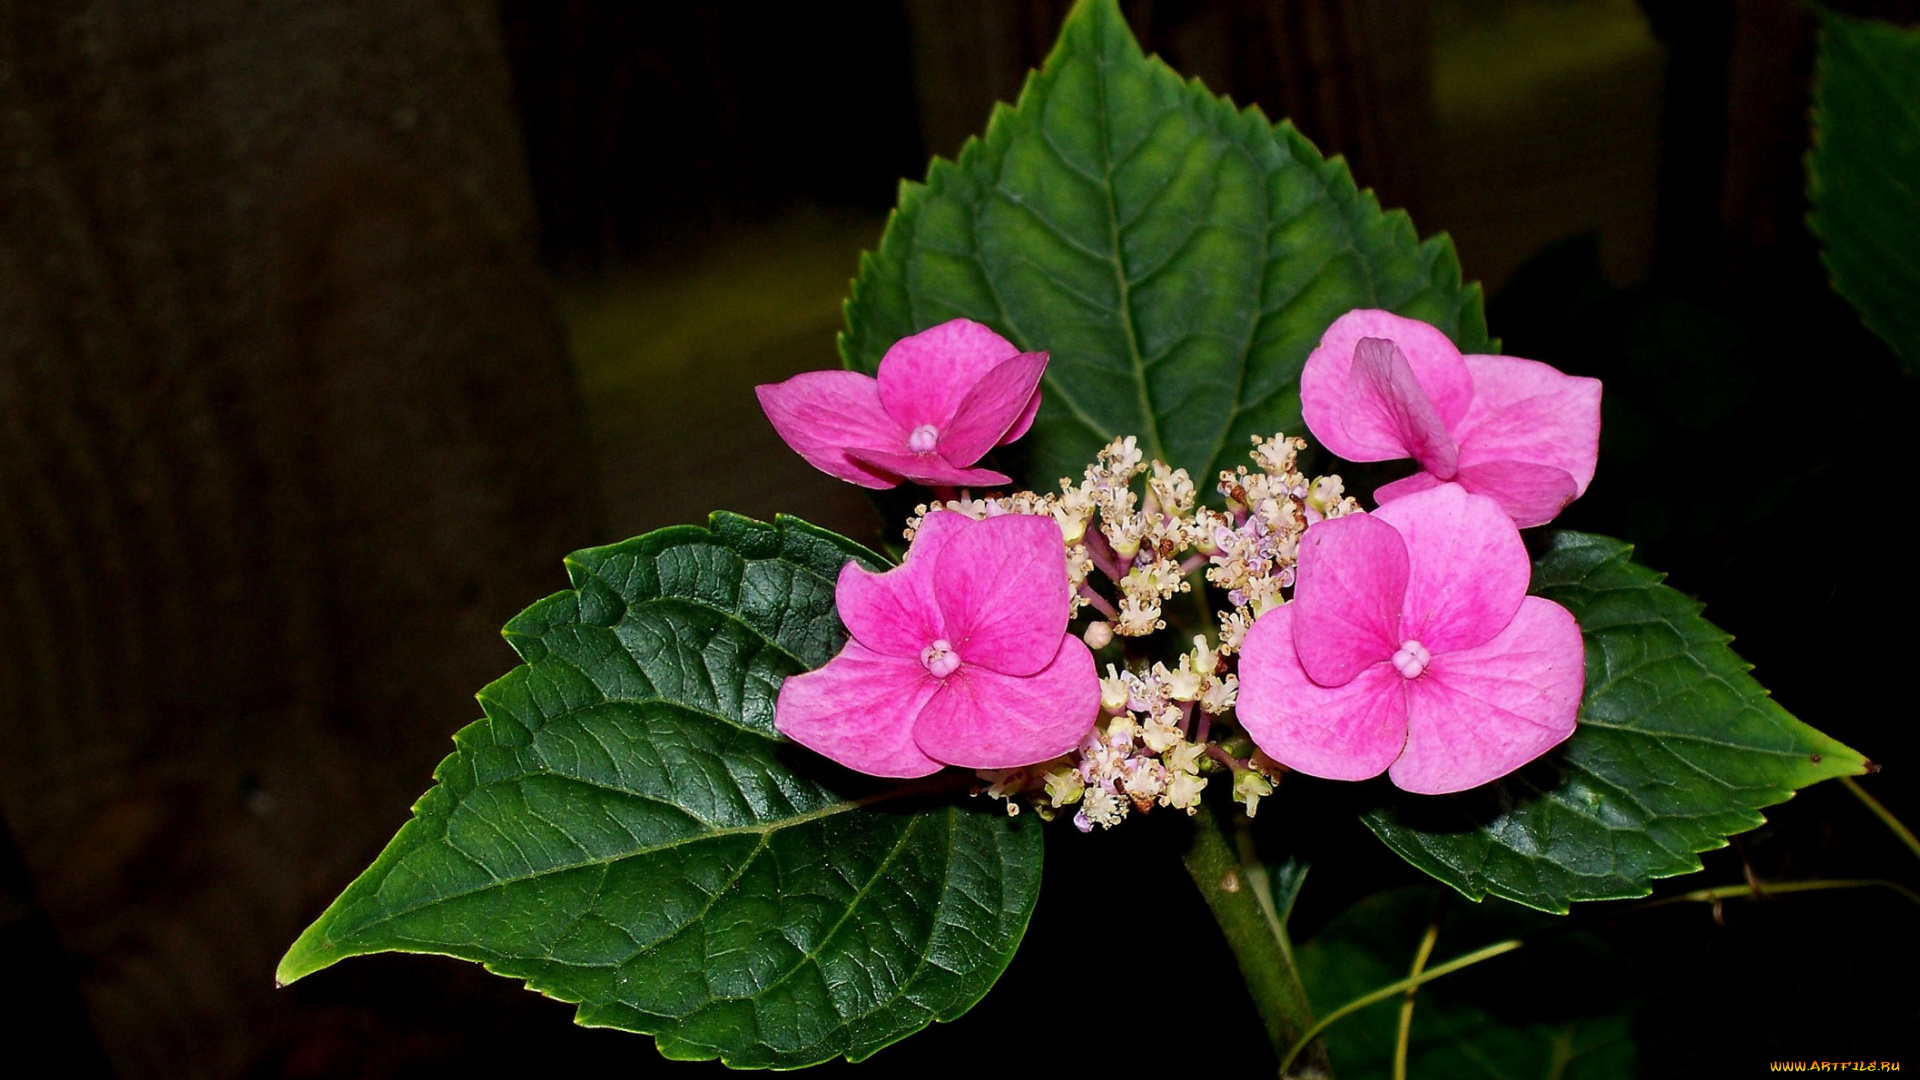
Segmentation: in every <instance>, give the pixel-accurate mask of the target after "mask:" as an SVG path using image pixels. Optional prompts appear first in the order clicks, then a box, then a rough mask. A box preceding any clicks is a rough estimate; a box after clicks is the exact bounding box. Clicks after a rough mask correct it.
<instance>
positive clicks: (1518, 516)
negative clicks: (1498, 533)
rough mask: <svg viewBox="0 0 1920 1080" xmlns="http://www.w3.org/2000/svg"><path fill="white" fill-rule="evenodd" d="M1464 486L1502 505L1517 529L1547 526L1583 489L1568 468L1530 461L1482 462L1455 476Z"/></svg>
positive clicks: (1463, 468)
mask: <svg viewBox="0 0 1920 1080" xmlns="http://www.w3.org/2000/svg"><path fill="white" fill-rule="evenodd" d="M1454 480H1455V481H1457V482H1458V483H1459V484H1460V486H1461V487H1464V488H1466V489H1467V490H1468V491H1471V492H1473V493H1474V494H1475V495H1485V496H1486V497H1488V498H1490V499H1492V500H1493V501H1494V502H1497V503H1499V504H1500V509H1502V510H1504V511H1506V513H1507V516H1508V517H1510V518H1512V519H1513V524H1514V526H1515V527H1516V528H1521V529H1527V528H1532V527H1533V526H1535V525H1545V524H1546V523H1547V522H1549V521H1552V520H1553V519H1554V518H1555V517H1557V516H1559V514H1560V511H1562V510H1564V509H1566V506H1567V504H1568V503H1570V502H1572V501H1573V500H1574V499H1576V498H1578V497H1579V495H1580V486H1579V484H1578V483H1576V482H1575V481H1574V478H1573V477H1572V476H1570V475H1569V474H1568V473H1567V471H1566V470H1565V469H1558V468H1555V467H1554V466H1552V465H1535V464H1533V463H1532V462H1529V461H1482V462H1478V463H1476V464H1473V465H1467V466H1463V467H1462V468H1461V469H1460V475H1458V476H1456V477H1454Z"/></svg>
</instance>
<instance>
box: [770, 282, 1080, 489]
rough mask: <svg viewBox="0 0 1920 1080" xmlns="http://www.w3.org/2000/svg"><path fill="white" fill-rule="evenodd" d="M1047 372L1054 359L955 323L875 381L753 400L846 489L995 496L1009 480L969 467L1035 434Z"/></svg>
mask: <svg viewBox="0 0 1920 1080" xmlns="http://www.w3.org/2000/svg"><path fill="white" fill-rule="evenodd" d="M1046 369H1047V354H1046V353H1043V352H1032V353H1023V352H1021V351H1020V350H1019V349H1016V348H1014V347H1013V346H1012V345H1011V344H1010V343H1008V341H1007V339H1005V338H1003V337H1001V336H1000V335H999V334H996V333H994V332H993V331H992V330H989V329H987V328H986V327H985V326H982V325H980V324H979V323H977V322H973V321H972V320H970V319H954V320H952V321H951V322H944V323H941V324H940V325H939V326H936V327H933V328H932V329H930V330H922V331H921V332H920V333H918V334H915V335H913V336H912V337H908V338H902V339H900V340H899V341H897V342H894V345H893V347H892V348H891V349H888V350H887V355H886V356H884V357H881V359H880V375H879V378H877V379H876V378H873V377H871V376H868V375H862V374H860V373H859V372H857V371H807V372H802V373H801V374H799V375H795V376H794V377H793V378H791V379H788V380H787V381H786V382H783V383H769V384H766V385H763V386H758V387H755V388H754V392H755V393H756V394H758V395H759V397H760V407H761V408H762V409H764V410H765V411H766V414H767V419H768V420H771V421H772V422H773V428H774V430H775V431H778V432H779V433H780V437H781V438H782V439H785V440H786V441H787V445H788V446H791V447H793V449H794V451H795V452H797V453H798V454H799V455H800V456H801V457H803V458H806V459H807V461H808V463H809V464H811V465H812V466H813V467H814V468H816V469H819V470H820V471H821V472H824V473H828V474H829V475H832V476H837V477H839V478H840V479H842V480H845V481H847V482H848V483H853V484H859V485H860V486H861V487H867V488H890V487H894V486H895V485H897V484H899V483H900V481H901V480H902V479H907V480H913V481H915V482H917V483H922V484H938V485H944V486H953V487H963V486H964V487H996V486H999V485H1003V484H1006V483H1009V482H1010V481H1009V478H1008V477H1007V476H1006V475H1005V474H1004V473H998V472H994V471H993V470H992V469H975V468H969V466H971V465H972V464H973V463H974V462H976V461H979V460H980V459H981V457H983V456H984V455H985V454H986V452H987V451H989V450H991V449H993V448H994V447H996V446H999V445H1001V444H1003V443H1010V442H1012V441H1013V440H1015V439H1017V438H1019V437H1020V436H1022V435H1024V434H1026V433H1027V429H1028V428H1029V427H1032V426H1033V417H1034V414H1035V413H1036V412H1038V411H1039V409H1040V376H1041V374H1042V373H1044V372H1045V371H1046Z"/></svg>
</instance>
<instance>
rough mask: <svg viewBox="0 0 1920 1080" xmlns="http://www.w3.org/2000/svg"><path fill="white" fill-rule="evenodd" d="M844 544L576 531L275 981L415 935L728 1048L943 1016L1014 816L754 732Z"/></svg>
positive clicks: (895, 1031) (415, 943)
mask: <svg viewBox="0 0 1920 1080" xmlns="http://www.w3.org/2000/svg"><path fill="white" fill-rule="evenodd" d="M848 560H855V561H858V562H860V563H862V564H864V565H867V566H870V567H879V566H881V565H883V563H882V561H881V560H880V559H879V558H878V557H877V556H875V555H874V554H873V553H872V552H869V551H867V550H866V549H864V548H861V547H859V546H858V545H856V544H853V543H852V542H850V541H848V540H845V539H843V538H841V537H838V536H835V535H833V534H832V533H828V532H826V531H824V530H821V529H816V528H814V527H813V526H811V525H807V524H806V523H804V522H801V521H798V520H796V519H793V518H782V519H780V520H779V521H777V522H776V523H775V524H773V525H766V524H762V523H760V522H755V521H750V520H748V519H746V518H743V517H738V516H736V515H732V514H715V515H714V516H713V520H712V522H711V525H710V527H709V528H706V529H702V528H696V527H691V526H686V527H677V528H671V529H663V530H661V531H659V532H654V533H650V534H648V535H646V536H643V537H640V538H638V539H635V540H629V541H627V542H625V543H622V544H615V545H612V546H610V547H602V548H593V549H589V550H586V551H580V552H576V553H575V554H574V555H573V556H572V557H570V558H569V559H568V560H567V571H568V574H569V576H570V577H571V579H572V582H573V588H572V589H571V590H569V591H567V592H563V593H559V594H556V595H554V596H551V597H548V598H547V599H545V600H543V601H541V602H540V603H537V604H535V605H533V606H532V607H530V608H528V609H527V610H526V611H525V612H523V613H522V614H521V615H519V616H518V617H516V618H515V619H514V620H513V621H512V622H511V623H509V624H508V625H507V628H506V636H507V640H508V641H509V642H510V643H511V644H512V645H513V647H514V649H515V650H516V651H518V652H519V654H520V656H521V657H522V658H523V659H524V660H525V661H526V662H525V663H524V664H522V665H521V666H520V667H518V668H515V669H514V670H513V671H512V672H511V673H509V674H508V675H507V676H506V677H504V678H502V679H500V680H498V681H497V682H495V683H493V684H492V685H490V686H488V687H487V688H486V689H484V690H482V691H481V692H480V704H481V706H482V708H483V709H484V711H485V713H486V719H484V720H481V721H479V722H477V723H474V724H472V725H470V726H468V727H467V728H465V729H464V730H462V731H461V732H460V733H459V734H457V735H455V736H454V742H455V744H456V746H457V747H458V750H457V752H456V753H454V754H453V755H452V756H451V757H449V758H447V759H446V760H445V761H443V762H441V764H440V767H439V768H438V769H437V770H435V772H434V778H435V780H437V781H438V783H437V785H436V786H435V787H434V788H433V789H432V790H430V791H428V792H427V794H426V795H425V796H424V797H423V798H422V799H421V800H420V801H419V803H418V804H417V805H416V806H415V807H414V816H413V819H412V820H411V821H409V822H408V823H407V824H406V825H405V826H403V827H402V828H401V830H400V833H399V835H397V836H395V837H394V839H393V841H392V842H391V843H390V844H388V845H387V849H386V850H385V851H383V852H382V853H381V854H380V857H379V858H378V859H377V860H375V862H374V864H373V866H372V867H370V868H369V869H368V870H367V871H366V872H365V873H364V874H362V875H361V876H360V877H359V878H358V879H357V880H356V881H354V882H353V884H351V885H349V886H348V887H347V890H346V891H345V892H344V893H342V894H341V896H340V898H339V899H338V900H335V901H334V902H333V905H332V906H331V907H329V908H328V909H327V910H326V913H325V914H323V915H321V916H320V918H319V920H318V921H317V922H315V923H314V924H313V925H312V926H311V927H309V928H308V929H307V931H306V932H305V933H304V934H302V935H301V936H300V939H299V940H298V941H296V942H295V943H294V945H293V948H292V949H291V950H289V951H288V953H287V955H286V958H285V959H284V960H282V961H281V964H280V971H279V978H280V981H282V982H283V983H285V982H292V981H293V980H295V979H298V978H301V977H302V976H305V975H309V974H311V973H313V972H315V971H318V970H320V969H321V968H324V967H327V966H328V965H330V964H333V963H334V962H336V961H338V960H341V959H343V958H345V957H348V956H355V955H359V954H362V953H371V952H385V951H396V952H428V953H442V954H446V955H449V956H457V957H460V958H463V959H467V960H476V961H479V962H481V963H484V964H485V965H486V966H487V969H488V970H490V971H493V972H495V973H497V974H501V975H508V976H512V977H514V978H518V979H524V980H526V983H527V985H528V986H529V987H530V988H532V989H535V990H538V991H540V992H541V993H544V994H547V995H548V996H551V997H555V998H558V999H560V1000H562V1001H567V1002H573V1003H577V1004H578V1005H579V1012H578V1016H577V1019H578V1021H579V1022H580V1023H582V1024H585V1025H589V1026H596V1027H616V1028H623V1029H626V1030H629V1031H638V1032H643V1033H647V1034H651V1035H654V1036H656V1040H657V1043H658V1045H659V1048H660V1052H661V1053H662V1054H664V1055H666V1056H667V1057H670V1058H697V1059H704V1058H712V1057H719V1058H721V1059H722V1060H724V1061H726V1062H727V1063H728V1064H730V1065H736V1066H772V1067H793V1066H798V1065H807V1064H812V1063H815V1062H819V1061H824V1060H826V1059H828V1058H831V1057H833V1056H835V1055H845V1056H846V1057H848V1058H850V1059H855V1060H858V1059H860V1058H863V1057H866V1056H867V1055H869V1054H872V1053H873V1052H875V1051H876V1050H879V1049H880V1048H881V1047H884V1046H886V1045H888V1044H889V1043H892V1042H894V1041H896V1040H898V1039H900V1038H902V1037H903V1036H906V1035H909V1034H911V1033H913V1032H915V1031H918V1030H919V1029H920V1028H922V1027H925V1026H926V1025H927V1024H928V1023H929V1022H931V1021H933V1020H950V1019H952V1018H954V1017H956V1016H958V1015H960V1014H961V1013H963V1012H965V1011H966V1010H967V1009H968V1008H969V1007H971V1006H972V1005H973V1003H974V1002H975V1001H977V1000H979V998H980V996H981V995H982V994H984V993H985V992H986V990H987V988H988V987H989V986H991V985H992V984H993V981H994V980H995V979H996V978H998V977H999V974H1000V972H1001V971H1002V970H1003V969H1004V968H1005V967H1006V965H1007V962H1008V961H1009V960H1010V959H1011V958H1012V955H1013V951H1014V949H1015V947H1016V946H1017V945H1018V944H1019V942H1020V937H1021V935H1022V933H1024V932H1025V929H1026V925H1027V917H1028V915H1029V914H1031V912H1032V910H1033V904H1034V900H1035V898H1036V896H1037V895H1038V891H1039V886H1040V861H1041V846H1040V833H1039V830H1038V829H1037V828H1033V827H1030V825H1029V822H1028V821H1026V820H1021V821H1009V820H1008V819H1007V818H1006V817H1005V816H1004V815H1001V814H996V813H992V812H990V811H989V812H980V811H978V810H977V809H976V810H971V811H970V810H967V809H962V808H960V807H957V806H954V805H952V804H951V802H950V801H949V802H948V803H946V804H941V803H929V802H927V801H926V800H924V799H919V800H916V799H915V798H914V797H913V796H912V795H911V794H908V795H907V796H906V797H901V790H900V789H882V788H876V787H874V786H872V785H867V784H864V783H861V782H860V781H859V780H858V779H857V778H854V777H852V776H851V774H847V773H845V772H842V771H840V770H838V769H836V768H834V767H832V766H830V765H828V764H827V763H825V762H824V760H823V759H820V758H818V757H816V756H814V755H812V754H809V753H807V752H805V751H802V750H799V749H798V748H797V747H794V746H793V745H792V744H790V743H787V742H785V740H783V739H781V738H780V737H779V736H777V735H776V734H775V733H774V730H773V703H774V698H775V695H776V694H777V692H778V689H779V686H780V682H781V680H782V679H784V678H785V677H787V676H788V675H791V674H794V673H796V672H800V671H804V670H807V669H810V668H813V667H817V666H819V665H820V664H822V663H824V662H826V661H827V659H828V658H830V657H831V656H833V655H834V653H835V652H837V651H838V650H839V648H840V646H841V645H842V644H843V643H844V641H845V631H844V630H843V629H842V627H841V625H840V621H839V618H838V616H837V615H836V614H835V611H834V604H833V598H834V582H835V579H836V577H837V575H838V574H839V571H840V568H841V567H842V566H843V565H844V564H845V563H846V562H847V561H848Z"/></svg>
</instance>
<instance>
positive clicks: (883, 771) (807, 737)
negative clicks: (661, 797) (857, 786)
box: [773, 641, 1098, 777]
mask: <svg viewBox="0 0 1920 1080" xmlns="http://www.w3.org/2000/svg"><path fill="white" fill-rule="evenodd" d="M1095 683H1096V690H1095V693H1096V694H1097V693H1098V689H1097V685H1098V681H1097V680H1095ZM939 689H940V681H939V680H937V679H935V678H934V677H933V676H931V675H929V674H927V669H926V668H925V667H924V666H922V665H921V663H920V661H919V659H918V658H915V659H912V660H902V659H897V658H894V657H889V656H882V655H880V654H879V653H876V652H874V651H872V650H871V649H868V648H866V647H865V646H863V645H861V644H860V643H859V642H858V641H849V642H847V646H846V648H844V649H842V650H841V651H840V655H838V656H836V657H834V658H833V659H832V660H829V661H827V663H826V666H825V667H822V668H819V669H817V670H815V671H809V672H806V673H804V674H800V675H793V676H789V677H788V678H787V681H785V682H783V683H781V684H780V698H779V700H778V701H777V702H776V703H775V704H774V710H773V722H774V726H775V727H777V728H779V729H780V732H781V734H783V735H785V736H787V737H788V738H789V739H792V740H793V741H794V742H797V743H799V744H800V745H801V746H804V747H806V748H807V749H809V750H812V751H814V752H815V753H819V754H823V755H825V756H827V757H829V758H832V759H833V760H835V761H837V762H839V763H840V764H842V765H845V766H846V767H847V768H849V769H856V770H858V771H860V772H863V773H868V774H870V775H873V776H897V777H911V776H926V775H927V774H929V773H934V772H938V771H939V770H940V765H941V763H940V762H939V761H937V760H935V759H934V758H931V757H928V756H927V755H926V754H925V753H924V752H922V751H921V749H920V747H919V746H918V745H917V744H916V743H915V742H914V739H913V730H914V721H915V719H916V718H917V717H918V716H919V715H920V714H921V711H922V710H923V709H924V708H925V706H926V703H927V701H928V700H929V699H930V698H932V697H933V696H934V693H935V692H936V691H938V690H939Z"/></svg>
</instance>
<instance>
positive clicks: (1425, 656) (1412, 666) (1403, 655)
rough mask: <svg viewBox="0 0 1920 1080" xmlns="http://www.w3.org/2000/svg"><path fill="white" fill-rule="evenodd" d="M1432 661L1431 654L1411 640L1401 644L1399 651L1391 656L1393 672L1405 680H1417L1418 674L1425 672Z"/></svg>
mask: <svg viewBox="0 0 1920 1080" xmlns="http://www.w3.org/2000/svg"><path fill="white" fill-rule="evenodd" d="M1432 661H1433V654H1432V653H1429V652H1428V651H1427V647H1426V646H1425V645H1422V644H1420V643H1419V642H1417V641H1414V640H1412V639H1411V638H1409V639H1408V640H1406V641H1403V642H1401V643H1400V651H1399V652H1397V653H1394V654H1393V668H1394V670H1395V671H1398V672H1399V673H1400V676H1401V677H1402V678H1406V679H1417V678H1419V677H1420V673H1421V672H1423V671H1425V670H1427V665H1428V664H1429V663H1431V662H1432Z"/></svg>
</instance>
